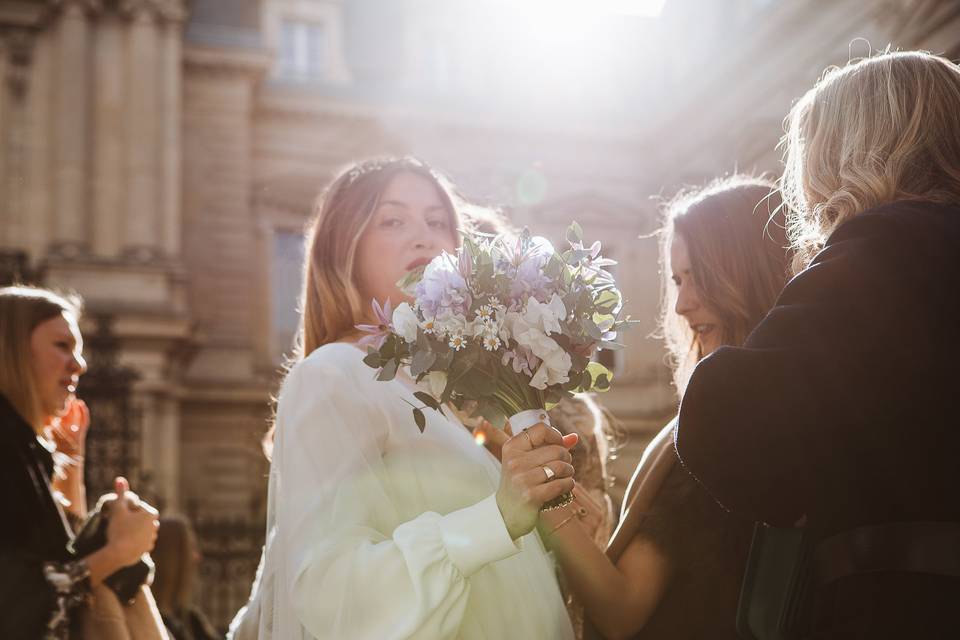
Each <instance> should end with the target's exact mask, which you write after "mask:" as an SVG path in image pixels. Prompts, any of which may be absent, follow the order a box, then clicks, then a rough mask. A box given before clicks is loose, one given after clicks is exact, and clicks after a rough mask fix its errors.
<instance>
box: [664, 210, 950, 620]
mask: <svg viewBox="0 0 960 640" xmlns="http://www.w3.org/2000/svg"><path fill="white" fill-rule="evenodd" d="M958 329H960V207H956V206H950V205H936V204H929V203H921V202H912V201H901V202H895V203H891V204H888V205H884V206H882V207H877V208H876V209H873V210H871V211H868V212H864V213H862V214H860V215H858V216H856V217H855V218H853V219H852V220H850V221H848V222H846V223H844V224H843V225H841V226H840V228H838V229H837V230H836V231H835V232H834V233H833V234H832V235H831V237H830V238H829V240H828V241H827V243H826V247H825V248H824V250H823V251H822V252H821V253H820V254H818V255H817V257H816V258H815V259H814V261H813V263H812V264H811V266H810V267H809V268H807V269H806V270H805V271H803V272H802V273H800V274H799V275H797V276H796V277H795V278H794V279H793V280H791V281H790V283H789V284H788V285H787V287H786V288H785V289H784V291H783V293H782V295H781V297H780V299H779V300H778V302H777V305H776V306H775V307H774V308H773V310H771V312H770V313H769V314H768V315H767V317H766V318H765V319H764V320H763V321H762V322H761V323H760V325H759V326H758V327H757V329H756V330H755V331H754V332H753V333H752V334H751V335H750V337H749V338H748V339H747V341H746V343H745V345H744V346H743V347H742V348H730V347H724V348H721V349H719V350H717V352H716V353H714V354H713V355H711V356H710V357H708V358H706V359H705V360H704V361H703V362H701V363H700V364H699V365H698V366H697V368H696V370H695V371H694V373H693V376H692V378H691V380H690V384H689V386H688V388H687V390H686V393H685V395H684V398H683V401H682V403H681V410H680V422H679V427H678V431H677V439H676V444H677V450H678V452H679V455H680V458H681V460H682V461H683V464H684V465H685V466H686V467H687V468H688V469H689V470H690V472H691V473H692V474H693V475H694V476H695V477H696V478H697V479H698V480H700V481H701V482H702V483H703V485H704V486H705V487H706V489H707V490H708V491H709V492H710V493H712V494H713V495H714V496H715V497H716V498H717V500H719V501H720V502H721V503H722V504H723V505H725V506H726V507H728V508H730V509H731V510H733V511H734V512H736V513H739V514H742V515H744V516H746V517H749V518H752V519H756V520H760V521H764V522H768V523H771V524H775V525H781V526H791V525H793V524H794V523H796V522H798V521H799V520H801V518H803V517H804V516H805V517H806V522H807V523H808V525H809V528H810V530H811V531H814V532H816V533H817V535H818V536H821V537H822V536H828V535H831V534H833V533H836V532H841V531H845V530H849V529H851V528H854V527H859V526H864V525H875V524H882V523H889V522H905V521H934V522H960V498H958V495H957V491H958V488H960V417H958V412H957V409H956V407H955V403H956V401H955V398H956V396H957V393H958V380H960V376H958V374H957V363H958V362H960V340H958ZM950 602H952V604H948V603H950ZM957 602H960V579H955V578H950V577H943V576H933V575H929V574H916V573H904V574H889V573H884V574H877V575H872V576H855V577H849V578H844V579H841V580H839V581H838V582H836V583H833V584H832V585H830V586H829V588H824V589H822V590H821V591H820V592H819V603H818V620H819V622H818V629H819V630H821V632H822V633H824V634H825V635H822V636H818V637H841V636H842V637H852V636H850V635H848V634H852V633H856V634H865V635H863V636H862V637H869V638H894V637H895V638H904V637H919V636H916V635H915V634H916V633H918V630H919V629H923V632H922V637H924V638H940V637H960V615H958V613H957V607H956V603H957ZM831 633H833V634H834V635H831ZM856 637H861V636H859V635H857V636H856Z"/></svg>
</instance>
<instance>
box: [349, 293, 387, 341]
mask: <svg viewBox="0 0 960 640" xmlns="http://www.w3.org/2000/svg"><path fill="white" fill-rule="evenodd" d="M371 306H372V307H373V317H374V319H375V320H376V321H377V324H358V325H356V327H357V329H359V330H360V331H363V332H364V333H367V334H370V335H366V336H364V337H362V338H360V339H359V340H357V344H358V345H360V346H361V347H366V346H373V348H374V349H377V350H379V349H380V347H382V346H383V341H384V340H386V339H387V333H389V332H390V331H393V304H391V302H390V298H387V301H386V303H384V305H383V306H382V307H381V306H380V303H379V302H377V301H376V300H372V301H371Z"/></svg>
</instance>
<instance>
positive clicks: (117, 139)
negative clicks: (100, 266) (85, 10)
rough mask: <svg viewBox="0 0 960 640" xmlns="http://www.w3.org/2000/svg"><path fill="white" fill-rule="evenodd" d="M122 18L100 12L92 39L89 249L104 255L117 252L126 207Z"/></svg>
mask: <svg viewBox="0 0 960 640" xmlns="http://www.w3.org/2000/svg"><path fill="white" fill-rule="evenodd" d="M123 26H124V25H123V23H122V22H121V21H120V19H118V17H117V16H116V15H109V16H104V17H103V19H102V20H101V21H100V23H99V24H98V25H97V32H96V38H95V42H94V55H93V67H94V72H93V75H94V96H93V131H94V137H95V141H96V145H95V148H94V150H93V152H94V153H93V193H92V196H93V198H92V213H93V224H92V228H93V239H92V240H93V242H92V244H93V252H94V254H95V255H97V256H99V257H103V258H113V257H116V256H117V255H119V253H120V248H121V245H122V242H123V236H122V229H123V210H124V205H125V201H124V196H125V189H124V183H125V180H124V172H123V163H124V137H125V136H124V126H123V125H124V122H123V115H124V102H125V99H124V98H125V86H124V84H125V83H124V64H123V61H124V59H125V58H126V56H125V55H124V54H125V52H124V46H123V45H124V42H123V36H124V33H123Z"/></svg>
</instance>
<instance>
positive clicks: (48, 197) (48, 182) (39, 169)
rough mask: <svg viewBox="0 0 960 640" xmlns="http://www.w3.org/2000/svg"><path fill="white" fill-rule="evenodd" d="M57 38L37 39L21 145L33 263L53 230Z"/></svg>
mask: <svg viewBox="0 0 960 640" xmlns="http://www.w3.org/2000/svg"><path fill="white" fill-rule="evenodd" d="M56 36H57V34H56V32H55V31H53V30H46V31H41V32H40V33H39V34H38V35H37V38H36V42H35V44H34V50H33V55H32V57H31V61H30V67H29V77H28V83H29V90H28V92H27V95H26V105H25V107H24V109H25V113H24V118H25V125H24V126H25V128H26V131H27V132H26V140H25V141H24V148H25V149H26V151H25V155H26V158H25V160H24V191H25V193H24V197H23V215H24V218H25V227H24V237H25V241H24V246H25V247H26V248H27V250H28V252H29V254H30V255H31V256H32V257H33V258H34V259H38V258H40V257H42V256H44V255H45V254H46V252H47V250H48V249H49V248H50V246H51V244H52V243H53V238H52V235H51V234H52V232H53V231H52V230H53V227H54V226H55V210H54V204H55V198H54V193H55V191H56V176H54V175H53V171H52V169H53V166H54V164H53V159H54V153H55V149H54V144H55V143H54V137H55V135H54V131H53V130H52V126H51V125H52V123H53V121H54V114H55V112H56V105H55V104H54V93H55V92H54V81H55V79H56V76H57V71H56V68H55V67H56V55H55V54H56Z"/></svg>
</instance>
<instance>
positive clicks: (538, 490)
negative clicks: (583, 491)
mask: <svg viewBox="0 0 960 640" xmlns="http://www.w3.org/2000/svg"><path fill="white" fill-rule="evenodd" d="M576 443H577V435H576V434H570V435H568V436H563V435H561V434H560V432H559V431H557V430H556V429H554V428H553V427H548V426H547V425H545V424H543V423H540V424H536V425H534V426H533V427H530V428H529V429H527V430H526V431H522V432H521V433H520V434H519V435H516V436H513V437H512V438H510V439H509V440H507V441H506V442H505V443H504V444H503V449H502V459H501V460H502V473H501V475H500V488H499V489H497V506H498V507H500V514H501V515H502V516H503V522H504V524H505V525H506V526H507V531H508V532H509V533H510V537H511V538H513V539H514V540H516V539H517V538H519V537H520V536H522V535H525V534H527V533H529V532H530V531H531V530H532V529H533V527H534V526H535V525H536V523H537V517H538V515H539V513H540V507H541V506H543V504H544V503H546V502H549V501H550V500H552V499H554V498H556V497H558V496H560V495H562V494H563V493H566V492H567V491H572V490H573V466H572V465H571V464H570V460H571V457H570V452H569V451H567V449H569V448H570V447H572V446H574V445H575V444H576ZM546 469H550V473H548V472H547V471H546Z"/></svg>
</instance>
